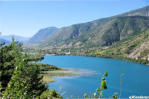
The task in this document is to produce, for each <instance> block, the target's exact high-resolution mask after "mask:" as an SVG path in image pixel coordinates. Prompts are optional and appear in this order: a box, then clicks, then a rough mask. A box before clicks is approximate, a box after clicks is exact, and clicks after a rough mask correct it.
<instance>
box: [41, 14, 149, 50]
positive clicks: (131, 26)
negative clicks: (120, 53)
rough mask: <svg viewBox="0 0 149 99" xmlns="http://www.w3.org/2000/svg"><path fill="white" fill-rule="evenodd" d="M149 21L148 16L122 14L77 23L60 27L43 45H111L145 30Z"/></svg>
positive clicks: (73, 46) (56, 46)
mask: <svg viewBox="0 0 149 99" xmlns="http://www.w3.org/2000/svg"><path fill="white" fill-rule="evenodd" d="M148 22H149V18H148V17H146V16H120V17H114V18H107V19H100V20H96V21H92V22H88V23H82V24H76V25H72V26H70V27H65V28H62V29H60V30H59V31H58V32H56V33H54V34H53V35H52V36H50V38H49V39H48V40H47V41H46V42H44V44H42V45H43V46H44V45H46V47H47V46H52V47H55V48H81V47H85V48H92V47H102V46H109V45H112V43H114V42H117V41H120V40H123V39H125V38H128V37H129V36H132V35H135V34H138V33H141V32H143V31H145V30H146V29H147V28H149V24H148ZM53 45H54V46H53Z"/></svg>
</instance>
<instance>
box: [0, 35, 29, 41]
mask: <svg viewBox="0 0 149 99" xmlns="http://www.w3.org/2000/svg"><path fill="white" fill-rule="evenodd" d="M13 37H14V39H15V40H16V41H19V42H26V41H28V40H29V38H27V37H22V36H17V35H1V36H0V39H4V40H6V41H9V42H11V41H12V38H13Z"/></svg>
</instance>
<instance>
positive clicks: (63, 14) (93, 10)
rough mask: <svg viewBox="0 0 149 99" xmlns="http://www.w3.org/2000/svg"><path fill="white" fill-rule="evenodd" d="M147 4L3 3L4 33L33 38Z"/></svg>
mask: <svg viewBox="0 0 149 99" xmlns="http://www.w3.org/2000/svg"><path fill="white" fill-rule="evenodd" d="M145 1H146V0H0V32H1V33H2V35H12V34H13V35H20V36H24V37H31V36H33V35H34V34H35V33H37V32H38V31H39V30H40V29H42V28H46V27H51V26H52V27H53V26H55V27H58V28H61V27H65V26H69V25H72V24H77V23H83V22H88V21H92V20H96V19H100V18H105V17H110V16H114V15H117V14H121V13H124V12H127V11H130V10H134V9H137V8H141V7H144V6H145V5H146V3H145Z"/></svg>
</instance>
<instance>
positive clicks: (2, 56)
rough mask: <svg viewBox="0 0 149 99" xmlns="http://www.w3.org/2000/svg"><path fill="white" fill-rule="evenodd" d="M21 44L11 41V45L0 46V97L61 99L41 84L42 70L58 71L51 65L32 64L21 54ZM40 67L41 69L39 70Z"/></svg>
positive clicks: (26, 56) (28, 58)
mask: <svg viewBox="0 0 149 99" xmlns="http://www.w3.org/2000/svg"><path fill="white" fill-rule="evenodd" d="M22 51H23V49H22V44H21V43H19V42H15V41H14V39H13V40H12V43H11V44H8V45H5V44H4V43H3V44H0V68H1V70H0V90H1V91H0V97H1V98H4V99H16V98H18V99H19V98H26V99H27V98H36V99H40V98H41V99H47V98H62V97H61V96H60V94H58V93H57V92H56V91H55V90H49V89H48V87H47V86H46V85H45V84H44V83H43V81H42V79H43V75H41V72H42V70H47V69H52V70H55V69H58V68H57V67H55V66H52V65H46V68H44V67H42V66H45V65H42V64H37V63H32V62H31V61H33V60H36V61H37V60H39V59H41V57H40V58H35V59H33V60H32V59H31V57H30V56H29V57H28V55H27V54H24V53H22ZM41 67H42V68H41Z"/></svg>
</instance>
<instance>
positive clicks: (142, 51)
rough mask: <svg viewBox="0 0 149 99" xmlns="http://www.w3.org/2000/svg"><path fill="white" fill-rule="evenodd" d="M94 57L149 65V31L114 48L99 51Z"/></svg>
mask: <svg viewBox="0 0 149 99" xmlns="http://www.w3.org/2000/svg"><path fill="white" fill-rule="evenodd" d="M92 54H93V55H94V56H101V57H111V58H118V59H124V60H129V61H136V62H139V63H143V64H148V63H149V62H148V60H149V30H146V31H144V32H142V33H140V34H138V35H135V36H132V37H130V38H128V39H125V40H123V41H120V42H118V43H116V44H113V45H112V46H110V47H108V48H106V49H101V50H97V51H96V52H94V53H92Z"/></svg>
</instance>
